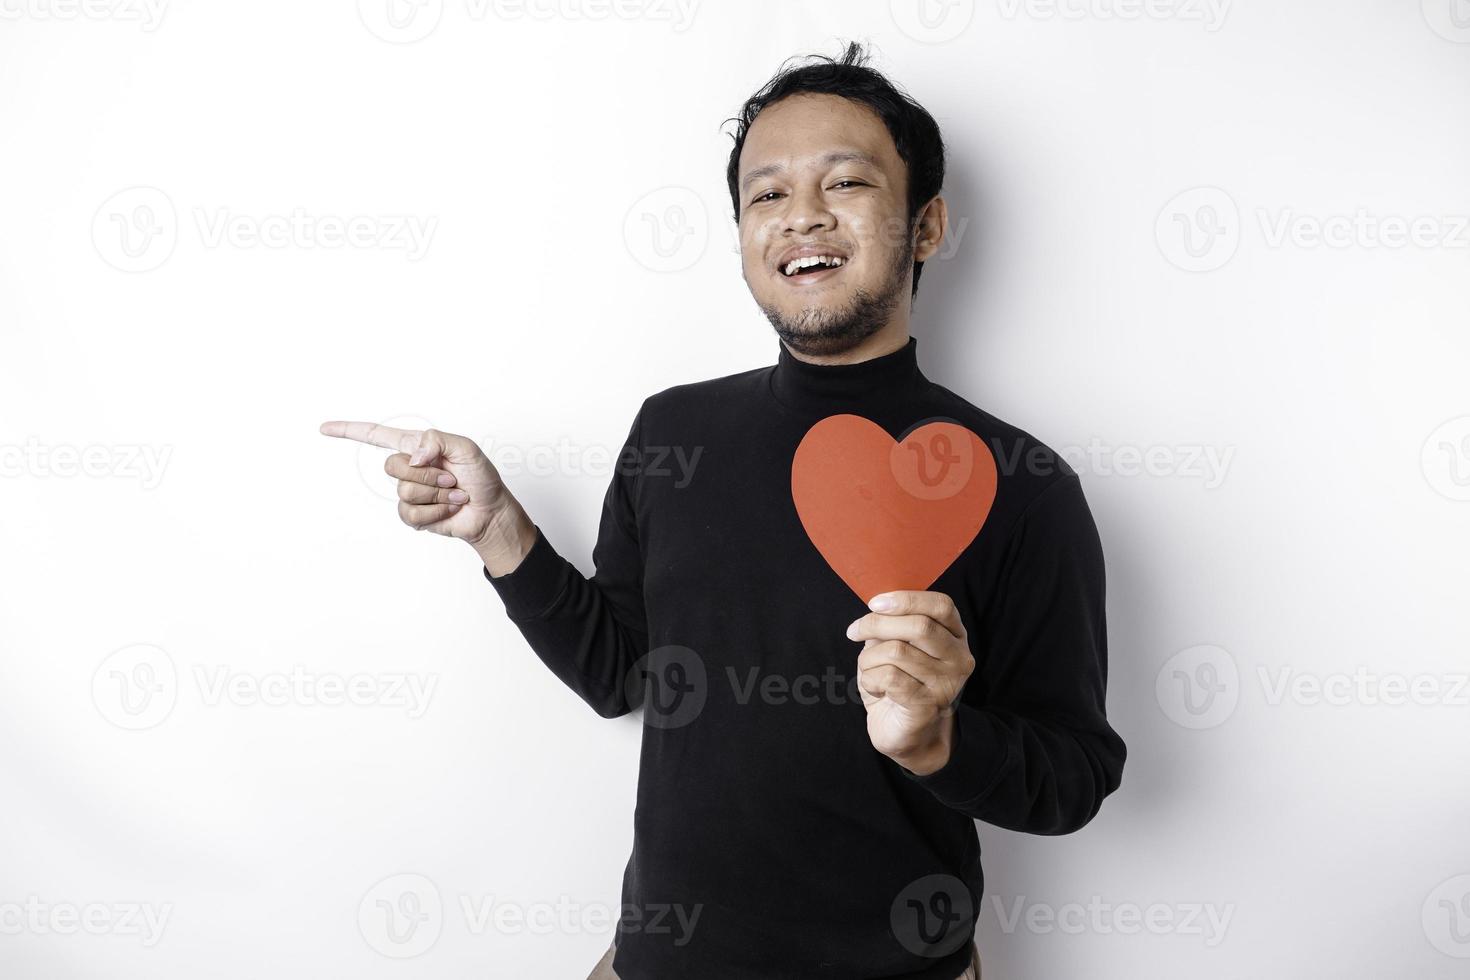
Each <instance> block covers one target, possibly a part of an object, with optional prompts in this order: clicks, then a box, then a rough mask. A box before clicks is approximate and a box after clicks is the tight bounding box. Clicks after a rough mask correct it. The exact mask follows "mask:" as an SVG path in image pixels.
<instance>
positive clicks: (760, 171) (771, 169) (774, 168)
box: [740, 150, 878, 190]
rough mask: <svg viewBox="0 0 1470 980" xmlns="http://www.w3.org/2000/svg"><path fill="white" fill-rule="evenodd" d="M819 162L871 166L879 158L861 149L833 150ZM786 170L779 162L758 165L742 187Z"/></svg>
mask: <svg viewBox="0 0 1470 980" xmlns="http://www.w3.org/2000/svg"><path fill="white" fill-rule="evenodd" d="M817 163H819V164H821V165H822V166H824V167H830V166H832V164H834V163H866V164H867V165H868V166H870V167H877V166H878V161H877V160H874V159H873V157H872V156H871V155H870V154H867V153H863V152H862V151H861V150H833V151H832V152H831V153H828V154H826V155H825V156H823V157H821V158H820V159H819V160H817ZM785 170H786V168H785V167H784V166H782V165H781V164H779V163H768V164H766V165H765V166H764V167H756V168H755V169H754V170H752V171H751V172H750V173H748V174H746V175H745V177H744V178H743V179H742V180H741V181H740V187H741V189H742V190H745V189H747V188H749V187H750V185H751V184H752V183H754V182H755V181H757V180H760V179H761V178H763V177H770V176H772V175H773V174H779V173H784V172H785Z"/></svg>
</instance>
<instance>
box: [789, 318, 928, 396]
mask: <svg viewBox="0 0 1470 980" xmlns="http://www.w3.org/2000/svg"><path fill="white" fill-rule="evenodd" d="M776 343H777V344H778V345H779V347H780V353H779V354H778V356H777V358H776V366H775V367H774V368H773V369H772V370H771V394H772V395H774V396H775V398H776V400H777V401H778V402H780V403H781V404H782V405H785V406H786V407H787V408H792V409H796V410H798V411H823V412H835V411H839V410H840V409H842V408H843V407H844V406H855V405H858V404H862V403H869V402H872V401H873V400H875V399H877V400H882V399H885V398H892V397H895V396H901V395H905V394H909V393H912V392H913V391H915V390H917V389H918V388H919V386H920V385H922V384H923V382H924V375H923V373H922V372H921V371H920V370H919V359H918V345H919V342H918V339H917V338H915V337H912V336H911V337H909V339H908V343H906V344H904V345H903V346H902V347H900V348H898V349H897V350H894V351H890V352H888V353H887V354H880V355H878V356H877V357H870V358H868V359H867V360H866V361H857V362H854V363H852V364H812V363H810V362H808V361H803V360H800V359H798V358H796V357H794V356H793V355H792V353H791V352H790V351H789V350H787V349H786V345H785V344H783V343H781V341H780V340H777V341H776Z"/></svg>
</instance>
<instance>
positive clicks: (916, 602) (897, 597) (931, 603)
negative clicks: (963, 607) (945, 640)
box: [868, 589, 965, 638]
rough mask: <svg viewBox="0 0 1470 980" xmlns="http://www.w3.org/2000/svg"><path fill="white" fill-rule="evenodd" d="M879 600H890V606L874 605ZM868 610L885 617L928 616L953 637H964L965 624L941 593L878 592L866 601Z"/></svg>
mask: <svg viewBox="0 0 1470 980" xmlns="http://www.w3.org/2000/svg"><path fill="white" fill-rule="evenodd" d="M879 599H890V600H892V605H891V606H888V607H886V608H879V607H878V606H876V605H874V603H877V602H878V600H879ZM868 608H869V609H872V610H873V611H874V612H880V613H883V614H884V615H886V616H892V615H900V616H902V615H908V614H914V613H917V614H918V615H920V616H928V617H929V618H930V619H932V620H934V621H935V622H937V623H939V624H940V625H941V626H943V627H944V628H945V629H947V630H949V631H950V632H951V633H953V634H954V635H955V636H958V637H961V638H963V637H964V635H965V624H964V623H963V622H961V621H960V611H959V610H958V609H957V608H955V604H954V600H953V599H951V598H950V597H949V596H947V595H945V594H944V593H943V592H930V591H924V590H921V589H898V590H896V591H893V592H880V593H878V595H875V596H873V598H872V599H870V600H868Z"/></svg>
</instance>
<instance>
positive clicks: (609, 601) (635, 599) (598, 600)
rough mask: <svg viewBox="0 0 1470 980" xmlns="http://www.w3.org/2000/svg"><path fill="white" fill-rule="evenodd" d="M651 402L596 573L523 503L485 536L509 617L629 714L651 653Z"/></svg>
mask: <svg viewBox="0 0 1470 980" xmlns="http://www.w3.org/2000/svg"><path fill="white" fill-rule="evenodd" d="M641 418H642V410H641V409H640V412H639V415H638V417H635V419H634V421H633V425H632V428H631V430H630V431H629V433H628V438H627V440H626V441H625V443H624V446H623V451H622V453H621V454H620V455H619V457H618V461H619V465H618V466H617V467H616V468H615V471H614V473H613V476H612V480H611V482H610V483H609V485H608V488H607V492H606V493H605V494H604V496H603V505H602V518H601V522H600V525H599V528H598V534H597V543H596V545H595V546H594V548H593V551H592V561H593V564H594V566H595V571H594V573H593V575H592V577H591V578H588V577H586V576H584V575H583V574H582V573H581V572H580V571H578V570H577V568H576V566H574V565H572V564H571V562H569V561H567V560H566V559H565V558H563V557H562V556H561V555H560V554H559V553H558V552H557V551H556V549H555V548H553V547H552V545H551V542H550V541H549V540H548V539H547V537H546V534H545V531H544V530H543V529H542V528H540V527H539V525H536V524H534V523H532V521H531V520H530V518H529V517H528V516H527V515H526V513H525V511H524V510H523V509H522V508H521V506H520V504H519V503H516V502H514V501H513V499H512V502H511V503H510V504H508V505H507V506H508V509H507V510H506V511H505V513H504V515H503V517H504V519H503V521H499V522H497V524H496V526H495V527H494V528H493V530H490V531H488V532H487V535H486V538H485V540H484V541H482V542H479V543H477V544H476V548H475V550H476V553H478V554H479V555H480V556H481V561H482V562H483V563H484V570H483V574H484V576H485V578H486V579H487V580H489V582H490V584H491V585H492V586H493V587H494V588H495V591H496V592H497V593H498V594H499V596H500V598H501V600H502V601H503V602H504V603H505V611H506V615H507V616H508V617H509V618H510V620H511V622H513V623H515V624H516V627H517V628H518V629H519V630H520V631H521V635H522V636H524V637H525V638H526V642H527V643H528V644H530V646H531V649H532V650H534V651H535V652H536V655H537V656H539V657H540V658H541V660H542V661H543V662H544V663H545V664H546V666H547V667H549V668H550V669H551V672H552V673H554V674H555V675H556V676H557V677H559V678H561V680H562V682H563V683H564V684H566V685H567V686H568V687H570V688H571V689H572V690H573V691H575V692H576V693H577V695H578V696H579V697H580V698H582V700H584V701H586V702H587V703H588V704H589V705H591V706H592V709H593V710H594V711H596V712H597V713H598V714H599V715H602V716H603V717H604V718H614V717H617V716H618V715H623V714H626V713H628V711H630V710H631V709H632V706H633V704H634V703H637V702H638V700H639V697H638V696H639V695H640V694H641V691H640V690H634V691H632V692H631V694H632V697H631V698H630V691H629V685H630V684H633V685H637V684H640V683H641V677H639V676H638V675H637V674H635V673H634V668H635V666H636V665H637V664H638V661H639V660H640V659H641V658H642V657H643V656H644V655H645V654H647V653H648V625H647V620H646V613H645V611H644V606H643V557H642V551H641V548H640V546H639V540H638V531H637V521H636V510H635V502H636V500H637V482H638V470H639V467H637V466H636V465H631V464H632V462H633V461H636V460H637V459H639V458H641V456H640V455H639V445H640V444H639V430H640V420H641Z"/></svg>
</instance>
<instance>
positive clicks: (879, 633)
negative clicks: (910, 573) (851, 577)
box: [847, 613, 960, 660]
mask: <svg viewBox="0 0 1470 980" xmlns="http://www.w3.org/2000/svg"><path fill="white" fill-rule="evenodd" d="M847 638H848V639H850V640H903V641H904V642H906V643H911V644H913V645H914V646H916V647H918V648H919V649H920V650H923V651H924V652H925V653H927V654H928V655H929V656H931V657H934V658H935V659H940V660H942V659H944V658H945V657H946V656H949V655H951V653H952V651H953V649H954V646H955V644H956V643H959V642H960V638H959V637H957V636H955V635H954V634H953V633H951V632H950V631H949V630H948V629H947V628H946V627H944V626H941V625H940V624H939V623H938V622H936V621H935V620H933V619H930V618H929V617H928V616H923V615H919V614H917V613H915V614H912V615H907V616H905V615H898V614H895V613H868V614H867V615H865V616H862V617H860V618H858V619H857V620H856V621H855V622H853V623H852V625H851V626H849V627H848V630H847Z"/></svg>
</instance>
